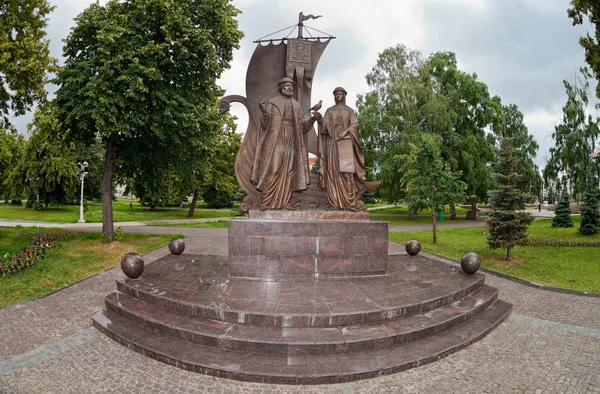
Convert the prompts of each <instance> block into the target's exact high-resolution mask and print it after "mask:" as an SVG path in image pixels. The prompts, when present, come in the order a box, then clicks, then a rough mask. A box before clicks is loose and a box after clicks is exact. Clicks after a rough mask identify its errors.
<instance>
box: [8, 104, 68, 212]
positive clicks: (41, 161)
mask: <svg viewBox="0 0 600 394" xmlns="http://www.w3.org/2000/svg"><path fill="white" fill-rule="evenodd" d="M56 112H57V109H56V105H55V103H54V102H53V101H48V102H46V103H44V104H43V105H41V106H39V107H38V108H37V110H36V111H35V113H34V116H33V121H32V122H31V124H29V126H28V129H29V130H28V131H29V133H30V136H29V139H28V140H27V142H26V144H25V147H24V149H23V154H22V155H21V157H20V158H19V161H18V162H17V163H16V165H15V166H14V167H13V168H12V169H11V170H10V172H9V174H8V177H7V183H8V184H10V187H11V192H12V194H13V195H24V193H25V192H29V191H34V192H35V193H36V194H37V195H38V196H40V201H43V202H45V203H46V205H47V204H48V203H49V202H50V201H56V202H59V203H64V202H67V201H69V200H71V201H72V200H73V199H74V197H75V189H76V187H77V185H78V181H77V176H76V174H77V165H76V163H77V161H76V158H75V154H74V148H73V145H72V144H70V143H68V142H66V141H65V140H64V134H61V124H60V121H59V119H58V116H57V113H56Z"/></svg>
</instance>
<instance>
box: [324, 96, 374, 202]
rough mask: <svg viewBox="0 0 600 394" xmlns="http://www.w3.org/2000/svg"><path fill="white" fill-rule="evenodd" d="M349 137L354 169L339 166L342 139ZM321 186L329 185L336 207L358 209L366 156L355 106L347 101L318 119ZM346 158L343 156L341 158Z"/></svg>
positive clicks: (330, 195)
mask: <svg viewBox="0 0 600 394" xmlns="http://www.w3.org/2000/svg"><path fill="white" fill-rule="evenodd" d="M342 139H346V140H349V142H348V143H351V144H352V149H351V150H352V152H351V153H350V152H346V155H344V156H347V155H348V154H349V155H351V156H350V158H351V159H353V171H352V172H342V171H341V170H340V150H339V141H340V140H342ZM318 156H319V187H321V188H322V189H327V200H328V202H329V204H330V205H331V206H332V207H334V208H337V209H350V210H357V209H359V204H358V198H357V197H356V196H357V195H358V192H359V190H360V189H361V187H362V185H363V184H364V182H365V181H366V179H365V174H366V170H365V156H364V154H363V151H362V148H361V147H360V134H359V126H358V122H357V120H356V115H355V114H354V110H352V108H350V107H348V106H347V105H346V104H342V103H339V104H336V105H334V106H333V107H330V108H328V109H327V112H325V116H324V117H323V119H322V120H321V121H320V122H319V149H318ZM342 159H343V158H342Z"/></svg>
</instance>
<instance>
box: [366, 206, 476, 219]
mask: <svg viewBox="0 0 600 394" xmlns="http://www.w3.org/2000/svg"><path fill="white" fill-rule="evenodd" d="M372 213H387V214H391V215H408V206H406V205H397V206H395V207H391V208H381V209H377V210H375V211H373V212H372ZM456 214H457V215H459V216H461V215H462V216H464V215H466V214H467V210H466V209H464V208H461V207H456ZM419 215H429V216H430V217H431V208H428V209H424V210H422V211H419ZM444 216H450V207H449V206H448V205H444Z"/></svg>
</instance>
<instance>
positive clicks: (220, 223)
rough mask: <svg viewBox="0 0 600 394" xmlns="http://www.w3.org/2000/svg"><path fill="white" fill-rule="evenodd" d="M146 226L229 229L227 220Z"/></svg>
mask: <svg viewBox="0 0 600 394" xmlns="http://www.w3.org/2000/svg"><path fill="white" fill-rule="evenodd" d="M148 226H157V227H185V228H227V227H229V222H228V221H227V220H217V221H213V222H197V223H176V224H149V225H148Z"/></svg>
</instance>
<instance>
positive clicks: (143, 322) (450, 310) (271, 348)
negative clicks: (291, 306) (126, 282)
mask: <svg viewBox="0 0 600 394" xmlns="http://www.w3.org/2000/svg"><path fill="white" fill-rule="evenodd" d="M497 297H498V291H497V290H496V289H494V288H491V287H489V286H485V285H484V286H482V287H480V288H479V289H477V290H476V291H475V292H474V293H472V294H471V295H469V296H467V297H464V298H463V299H461V300H459V301H456V302H454V303H452V304H448V305H445V306H443V307H440V308H437V309H435V310H432V311H429V312H427V313H425V314H419V315H414V316H410V317H406V318H401V319H394V320H387V321H383V322H379V323H370V324H361V325H350V326H339V327H279V326H254V325H249V324H244V323H232V322H225V321H217V320H211V319H206V318H203V317H198V316H188V315H183V314H179V313H177V312H173V311H170V310H167V309H163V308H159V307H156V306H154V305H151V304H147V303H145V302H142V301H140V300H138V299H136V298H133V297H131V296H129V295H127V294H123V293H119V292H114V293H111V294H110V295H109V296H108V297H106V309H107V310H108V311H110V312H113V313H115V314H117V315H120V316H121V317H123V318H126V319H128V320H131V321H133V322H135V323H136V324H138V325H140V326H143V327H146V328H150V329H152V330H154V331H156V332H159V333H162V334H165V335H168V336H171V337H174V338H178V339H183V340H188V341H190V342H194V343H197V344H200V345H205V346H218V347H222V348H224V349H235V350H239V351H247V352H254V353H265V354H290V355H291V354H323V353H325V354H326V353H346V352H356V351H361V350H368V349H374V348H384V347H391V346H395V345H398V344H401V343H406V342H410V341H414V340H418V339H421V338H424V337H427V336H430V335H434V334H436V333H439V332H442V331H445V330H448V329H450V328H452V327H454V326H456V325H459V324H462V323H464V322H465V321H466V320H468V319H469V318H471V317H473V316H475V315H477V314H478V313H480V312H481V311H483V310H485V309H486V308H488V307H489V306H490V305H491V304H493V303H494V302H495V301H496V299H497Z"/></svg>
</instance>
